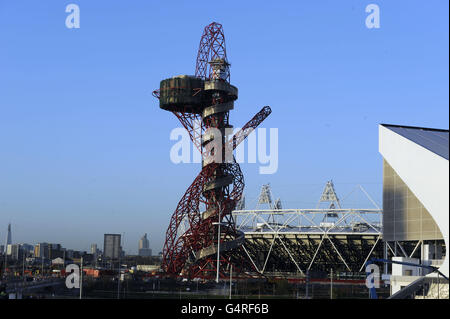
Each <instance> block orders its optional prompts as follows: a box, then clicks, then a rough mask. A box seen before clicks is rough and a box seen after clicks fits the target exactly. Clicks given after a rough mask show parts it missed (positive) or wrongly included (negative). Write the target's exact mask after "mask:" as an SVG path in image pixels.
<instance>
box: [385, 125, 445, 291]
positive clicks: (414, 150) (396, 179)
mask: <svg viewBox="0 0 450 319" xmlns="http://www.w3.org/2000/svg"><path fill="white" fill-rule="evenodd" d="M379 151H380V153H381V155H382V156H383V240H384V241H385V242H386V243H387V247H388V248H389V249H390V251H391V253H392V254H391V255H393V256H395V257H394V258H393V260H395V261H400V262H409V263H413V264H422V265H431V266H435V267H438V268H439V270H440V271H441V272H442V274H444V275H445V276H447V277H448V275H449V261H448V253H447V252H445V250H446V249H447V250H448V247H449V162H448V155H449V131H448V130H440V129H430V128H422V127H409V126H399V125H388V124H381V125H380V126H379ZM406 246H409V247H412V249H411V250H409V251H408V249H406V248H405V247H406ZM414 268H415V267H413V268H411V267H410V266H401V265H400V266H399V265H395V266H393V267H392V276H391V278H390V282H391V292H392V294H395V293H396V292H398V291H399V290H401V289H402V288H406V287H408V286H410V285H412V284H413V283H415V285H416V286H419V285H418V283H419V282H420V279H421V278H423V277H424V276H425V275H426V276H427V277H431V276H437V274H436V273H429V274H427V273H428V272H429V271H428V270H427V269H423V268H420V269H419V268H418V267H416V268H415V269H414ZM422 282H423V280H422ZM410 290H411V289H410ZM447 295H448V281H447Z"/></svg>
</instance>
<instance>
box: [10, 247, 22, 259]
mask: <svg viewBox="0 0 450 319" xmlns="http://www.w3.org/2000/svg"><path fill="white" fill-rule="evenodd" d="M6 254H7V255H8V258H11V259H12V260H19V259H20V257H21V256H22V249H21V247H20V245H19V244H9V245H8V246H7V247H6Z"/></svg>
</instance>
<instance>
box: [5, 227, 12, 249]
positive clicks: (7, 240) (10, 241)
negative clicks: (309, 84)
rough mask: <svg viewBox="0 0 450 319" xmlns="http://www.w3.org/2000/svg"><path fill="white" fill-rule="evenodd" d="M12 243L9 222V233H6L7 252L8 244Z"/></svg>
mask: <svg viewBox="0 0 450 319" xmlns="http://www.w3.org/2000/svg"><path fill="white" fill-rule="evenodd" d="M11 244H12V239H11V223H9V224H8V233H7V234H6V243H5V248H4V249H5V253H6V252H7V251H6V250H7V249H8V245H11Z"/></svg>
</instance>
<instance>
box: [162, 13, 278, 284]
mask: <svg viewBox="0 0 450 319" xmlns="http://www.w3.org/2000/svg"><path fill="white" fill-rule="evenodd" d="M229 67H230V64H229V63H228V60H227V54H226V49H225V36H224V33H223V28H222V25H221V24H219V23H216V22H213V23H211V24H209V25H208V26H206V27H205V29H204V32H203V35H202V38H201V40H200V47H199V51H198V56H197V64H196V69H195V76H187V75H182V76H176V77H172V78H169V79H165V80H162V81H161V84H160V89H159V90H156V91H154V92H153V95H154V96H155V97H157V98H158V99H159V104H160V108H162V109H164V110H167V111H171V112H172V113H173V114H175V116H176V117H177V118H178V119H179V120H180V122H181V124H182V125H183V127H184V128H186V130H187V131H188V132H189V136H190V138H191V140H192V142H193V143H194V145H195V146H196V147H197V148H198V150H199V151H200V153H201V154H202V170H201V172H200V174H199V175H198V176H197V178H196V179H195V180H194V182H193V183H192V184H191V186H189V188H188V189H187V191H186V193H185V194H184V196H183V197H182V198H181V200H180V202H179V203H178V206H177V208H176V210H175V212H174V214H173V215H172V218H171V220H170V224H169V227H168V229H167V232H166V241H165V244H164V248H163V260H162V267H163V269H164V271H165V272H166V273H167V274H170V275H186V276H189V277H190V278H213V277H214V276H216V273H219V276H220V277H222V278H223V277H225V276H227V273H228V272H229V270H230V266H231V265H233V272H237V273H239V271H240V269H241V267H242V266H243V265H244V263H245V261H244V260H246V258H244V251H243V247H242V244H243V241H244V234H243V233H242V232H241V231H239V230H238V229H236V224H235V221H234V218H233V215H232V211H233V210H234V209H235V207H236V204H237V202H238V201H239V200H240V199H241V197H242V192H243V190H244V176H243V174H242V172H241V169H240V167H239V164H238V163H236V161H235V158H234V156H233V153H232V152H233V150H234V149H235V148H236V147H237V145H239V143H241V142H242V141H243V140H244V139H245V138H246V137H247V136H248V135H249V134H250V133H251V132H252V131H253V130H254V129H255V128H256V127H257V126H258V125H259V124H260V123H261V122H262V121H263V120H264V119H265V118H266V117H267V116H269V114H270V113H271V109H270V107H269V106H265V107H263V108H262V109H261V111H260V112H258V113H257V114H256V115H255V116H254V117H253V118H252V119H251V120H250V121H249V122H248V123H247V124H246V125H245V126H244V127H243V128H242V129H241V130H240V131H239V132H237V133H236V134H235V135H234V136H232V137H229V136H231V134H230V132H231V131H232V127H233V126H232V125H230V124H229V111H230V110H232V109H233V108H234V101H235V100H236V99H237V98H238V90H237V88H236V87H235V86H233V85H231V84H230V68H229Z"/></svg>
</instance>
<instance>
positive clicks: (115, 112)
mask: <svg viewBox="0 0 450 319" xmlns="http://www.w3.org/2000/svg"><path fill="white" fill-rule="evenodd" d="M0 3H1V4H0V8H1V9H0V38H1V39H2V49H1V50H0V70H1V72H0V161H1V165H0V177H1V178H0V240H1V241H2V242H1V243H0V245H4V244H5V242H4V241H5V238H6V232H7V225H8V223H10V222H11V224H12V237H13V238H12V241H13V243H20V242H25V243H29V244H35V243H41V242H49V243H60V244H61V245H63V246H64V247H67V248H70V249H74V250H82V251H90V245H91V244H92V243H96V244H97V245H98V247H100V248H102V247H103V235H104V234H106V233H116V234H121V235H122V247H123V248H124V249H125V251H126V252H127V253H133V254H137V252H138V251H137V250H138V242H139V239H140V238H141V236H142V234H144V233H148V234H149V236H150V238H151V243H150V246H151V248H152V249H153V254H154V255H156V254H158V252H160V251H161V250H162V247H163V244H164V240H165V235H166V230H167V227H168V225H169V220H170V218H171V216H172V214H173V212H174V210H175V208H176V206H177V204H178V201H179V200H180V198H181V197H182V196H183V194H184V192H185V191H186V188H187V187H189V185H190V184H191V182H192V180H193V179H194V178H195V177H196V176H197V174H198V172H199V171H200V168H201V165H200V164H195V163H194V164H178V165H177V164H174V163H172V161H171V160H170V149H171V148H172V146H173V145H174V143H175V141H171V140H170V132H171V131H172V129H174V128H176V127H181V124H180V123H179V121H177V119H176V118H175V117H174V116H170V114H167V112H165V111H163V110H161V109H160V108H159V105H158V100H157V99H155V98H154V97H153V96H152V94H151V92H152V91H153V90H155V89H157V88H159V84H160V80H161V79H164V78H167V77H171V76H174V75H178V74H193V73H194V71H195V61H196V56H197V50H198V45H199V41H200V37H201V34H202V32H203V28H204V26H206V25H208V24H209V23H211V22H213V21H216V22H219V23H221V24H222V25H223V28H224V32H225V38H226V45H227V48H226V49H227V55H228V59H229V62H230V63H231V84H233V85H236V86H237V87H238V88H239V97H238V99H237V100H236V102H235V104H234V108H235V112H233V113H232V114H231V115H230V116H231V117H232V119H231V120H232V123H233V125H235V127H239V126H242V125H243V124H245V122H246V121H247V120H248V119H249V118H251V117H252V116H253V115H254V114H255V113H256V112H257V111H258V110H260V109H261V107H263V106H265V105H270V107H271V108H272V114H271V115H270V117H269V118H267V119H266V121H265V122H264V123H263V124H262V126H261V127H264V128H267V129H269V128H278V136H279V158H278V170H277V172H276V173H275V174H272V175H261V174H259V170H258V168H259V164H251V163H244V164H241V169H242V171H243V173H244V178H245V189H244V194H245V196H246V206H247V208H252V207H255V202H256V200H257V198H258V195H259V191H260V188H261V186H262V185H263V184H267V183H270V185H271V187H272V191H273V193H274V197H275V198H278V197H279V198H280V199H281V202H282V206H283V208H314V207H316V205H317V202H318V200H319V198H320V196H321V194H322V191H323V188H324V186H325V184H326V182H327V181H329V180H333V184H334V187H335V190H336V192H337V194H338V196H339V198H340V199H341V205H342V206H343V207H353V208H373V205H372V203H371V202H370V201H368V200H367V199H366V198H365V197H364V196H362V195H361V194H356V193H352V191H353V190H354V189H355V187H357V185H358V184H361V185H362V186H363V187H364V189H365V190H366V191H367V192H368V193H369V194H370V196H371V197H372V198H373V199H374V201H375V202H376V203H377V204H378V206H380V207H381V205H382V200H381V199H382V169H383V163H382V157H381V155H380V154H379V151H378V124H380V123H392V124H401V125H411V126H422V127H432V128H442V129H448V127H449V107H448V105H449V93H448V87H449V71H448V70H449V49H448V47H449V41H448V38H449V33H448V24H449V20H448V11H449V3H448V1H427V2H425V1H416V0H412V1H406V0H402V1H383V0H381V1H377V4H378V6H379V9H380V28H379V29H375V28H373V29H369V28H367V26H366V18H367V15H368V14H367V12H366V11H365V9H366V6H367V5H368V4H369V3H370V2H365V1H359V0H349V1H278V2H261V1H258V2H256V1H228V2H227V5H226V6H224V5H223V4H222V3H214V2H209V1H195V2H163V1H161V2H158V1H156V2H153V1H151V2H150V1H144V0H136V1H132V2H123V1H104V0H103V1H102V0H97V1H87V0H77V1H76V4H77V5H78V6H79V8H80V16H81V17H80V19H81V25H80V28H79V29H68V28H67V27H66V24H65V21H66V18H67V15H68V14H67V13H66V12H65V7H66V5H67V4H65V3H61V2H58V1H44V2H42V1H30V0H25V1H2V2H0ZM246 145H247V144H246Z"/></svg>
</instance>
